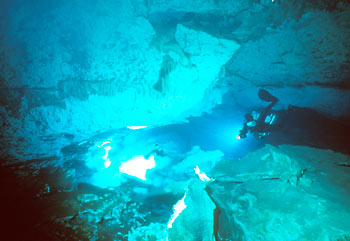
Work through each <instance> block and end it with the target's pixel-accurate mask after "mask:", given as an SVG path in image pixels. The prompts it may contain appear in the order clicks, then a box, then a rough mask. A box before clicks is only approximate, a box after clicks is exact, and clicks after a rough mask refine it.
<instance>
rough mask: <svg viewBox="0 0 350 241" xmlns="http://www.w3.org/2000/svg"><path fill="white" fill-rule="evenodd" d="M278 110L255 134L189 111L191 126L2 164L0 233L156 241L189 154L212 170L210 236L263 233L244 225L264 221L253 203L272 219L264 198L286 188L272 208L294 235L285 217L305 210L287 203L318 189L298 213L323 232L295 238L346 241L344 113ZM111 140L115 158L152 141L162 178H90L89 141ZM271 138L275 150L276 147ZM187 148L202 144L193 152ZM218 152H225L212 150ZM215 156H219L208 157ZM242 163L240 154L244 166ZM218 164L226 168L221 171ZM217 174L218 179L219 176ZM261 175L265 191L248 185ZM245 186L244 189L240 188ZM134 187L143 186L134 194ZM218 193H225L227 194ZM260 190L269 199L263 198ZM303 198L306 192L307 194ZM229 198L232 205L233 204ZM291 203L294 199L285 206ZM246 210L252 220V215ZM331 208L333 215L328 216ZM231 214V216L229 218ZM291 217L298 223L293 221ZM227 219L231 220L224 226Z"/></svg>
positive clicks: (119, 133)
mask: <svg viewBox="0 0 350 241" xmlns="http://www.w3.org/2000/svg"><path fill="white" fill-rule="evenodd" d="M287 112H288V113H287ZM224 113H226V114H224ZM280 114H281V113H280ZM283 114H284V118H285V119H284V124H283V126H281V128H279V129H278V130H276V131H275V132H272V133H271V134H270V136H267V137H266V138H265V139H264V140H259V141H257V140H255V139H253V138H247V139H246V140H234V139H235V138H234V136H235V135H234V132H230V131H228V129H226V130H225V128H226V127H227V126H230V125H236V126H240V123H239V121H237V120H235V121H233V120H234V118H236V117H237V113H236V112H232V113H228V114H227V112H223V111H222V110H220V108H218V109H217V111H216V112H214V114H206V115H204V116H202V117H197V118H191V119H190V120H189V122H188V123H184V124H175V125H170V126H163V127H156V128H152V129H147V128H146V129H144V130H135V131H131V130H110V131H108V132H104V133H101V134H99V135H95V136H92V137H91V138H90V139H88V140H86V141H84V142H80V143H71V144H70V145H67V146H66V147H64V148H62V149H61V153H60V154H61V156H52V157H48V158H43V159H34V160H30V161H26V162H17V163H15V164H12V165H6V166H4V165H2V166H1V169H0V172H1V173H0V177H1V183H2V185H1V189H2V190H1V193H2V198H1V208H2V211H1V213H2V220H3V222H2V229H3V231H2V236H3V237H6V239H4V240H161V239H162V238H163V236H162V235H164V232H165V231H164V230H166V224H167V222H168V220H169V218H170V216H171V214H172V212H173V211H172V207H173V205H174V204H175V203H176V202H177V201H178V200H180V199H181V197H182V196H183V190H182V191H179V189H181V187H183V185H184V184H183V183H187V184H188V180H190V179H192V178H195V174H194V172H193V171H192V170H193V167H194V166H195V163H194V162H193V160H190V159H191V158H189V157H191V156H192V157H194V158H192V159H196V158H201V157H204V156H207V158H208V160H204V161H203V163H202V164H201V165H202V166H203V167H207V169H206V172H207V174H208V176H210V175H212V177H214V178H215V177H217V179H216V181H215V182H213V183H210V184H208V186H209V187H210V189H212V196H211V198H212V200H216V205H220V206H221V207H220V209H221V219H220V222H219V228H217V229H216V230H214V231H211V232H213V233H214V234H215V235H216V238H217V240H234V238H236V239H237V240H246V239H248V237H250V238H257V237H258V236H256V235H257V234H258V233H259V232H260V231H261V230H258V227H256V228H243V227H242V226H247V225H254V224H255V223H259V222H263V223H264V222H265V223H266V225H267V223H268V222H267V221H266V220H265V219H264V218H262V217H261V215H262V214H257V213H258V211H256V213H254V212H252V211H251V210H252V209H253V208H255V209H256V210H260V211H261V210H263V209H264V210H265V209H266V210H269V211H266V210H265V211H264V212H267V213H269V214H266V213H265V214H264V215H265V216H268V217H270V218H272V217H273V213H274V212H275V211H276V210H273V208H272V207H271V203H270V204H269V202H271V201H273V199H276V200H277V199H280V197H279V196H280V195H281V194H282V193H284V196H286V193H289V194H288V195H291V196H289V197H288V195H287V197H284V198H283V199H284V201H281V202H285V205H286V206H284V205H283V204H278V205H277V206H279V208H277V209H278V212H280V213H282V214H281V217H280V219H281V220H282V221H281V223H280V224H279V225H280V226H278V227H280V229H282V230H285V233H288V232H289V231H290V230H289V229H295V230H298V231H296V232H297V233H298V232H299V229H298V228H296V227H294V226H293V225H294V224H293V225H292V224H291V223H292V221H291V220H292V219H294V216H293V215H292V214H291V213H293V212H298V211H300V210H303V209H301V208H300V207H299V206H298V207H294V206H293V204H292V202H293V201H292V200H294V199H295V197H297V196H298V195H299V196H300V198H301V199H303V200H309V199H308V198H310V196H308V195H315V197H314V198H316V199H320V200H321V199H322V202H324V203H325V204H324V206H325V207H324V209H325V210H323V211H320V210H319V209H318V208H317V205H318V204H317V203H319V202H318V201H315V203H313V202H312V201H307V204H305V205H306V206H307V207H306V208H309V210H308V212H309V213H308V214H305V215H306V218H309V219H310V220H309V221H310V223H312V222H313V224H310V225H309V226H312V225H316V224H315V223H316V221H315V220H317V217H315V216H316V214H317V215H319V216H321V217H319V220H321V221H320V222H322V221H323V222H326V223H325V224H324V230H326V231H325V234H318V236H317V235H316V234H315V230H314V231H310V230H312V228H309V229H307V228H305V227H304V229H303V231H300V235H310V236H309V237H308V238H305V237H304V236H300V237H303V239H302V240H320V239H321V238H323V237H328V238H329V240H347V238H350V223H349V221H348V220H350V219H349V216H348V215H347V218H346V214H345V213H346V212H347V211H349V210H350V206H349V203H350V202H348V201H350V193H349V190H350V186H349V183H350V160H349V155H350V141H349V130H350V124H349V123H350V122H349V120H347V119H334V118H333V119H332V118H329V117H326V116H323V115H321V114H319V113H317V112H314V111H312V110H310V109H305V108H292V109H290V110H289V111H284V112H283ZM236 130H237V128H236V129H235V131H236ZM224 132H230V134H229V136H230V137H232V140H231V141H232V142H231V143H229V141H228V140H229V138H227V139H225V138H223V136H221V138H223V139H225V140H221V141H219V139H218V135H221V134H222V133H224ZM109 138H113V143H116V144H114V145H113V146H112V147H113V149H112V150H113V151H114V152H111V153H110V158H111V160H112V158H119V157H118V148H119V149H123V151H124V152H125V151H130V150H133V149H132V147H130V146H129V147H126V146H125V145H130V144H132V142H138V143H135V146H134V148H136V149H137V148H138V149H142V148H144V149H142V150H143V151H147V150H150V149H149V147H145V146H152V145H154V144H155V143H157V144H159V145H160V146H161V147H162V148H164V150H165V155H166V156H167V158H168V159H166V161H165V162H167V164H164V165H163V166H162V165H160V166H161V167H159V168H158V169H157V170H156V171H155V172H154V173H153V174H152V177H155V176H157V175H158V176H159V177H160V178H159V177H158V178H156V177H155V178H153V179H152V177H151V178H150V180H148V181H147V182H143V181H139V180H136V179H133V178H126V177H124V178H123V181H121V182H120V183H119V184H118V185H115V186H112V187H108V188H101V187H98V186H96V185H94V183H93V182H92V181H91V176H93V174H94V171H93V169H92V168H90V167H89V166H88V165H87V161H86V160H87V159H94V158H95V159H98V156H100V157H101V156H103V154H104V152H103V151H97V149H98V148H97V147H96V146H97V144H98V143H99V144H100V145H101V143H103V142H104V141H105V140H107V139H109ZM140 142H142V143H143V142H144V144H140ZM266 144H267V146H265V145H266ZM269 144H271V145H269ZM285 144H287V145H285ZM278 145H281V147H278V148H276V147H274V146H278ZM298 145H301V146H308V147H298ZM193 146H199V147H200V148H197V149H196V150H194V149H193ZM264 146H265V147H264ZM311 147H314V148H311ZM316 148H317V149H316ZM323 149H324V150H323ZM326 149H330V150H326ZM216 150H220V153H222V154H220V153H219V154H215V153H216ZM91 153H93V154H91ZM340 153H342V154H340ZM48 156H50V155H48ZM252 156H253V157H252ZM158 158H159V160H161V159H162V158H164V155H159V157H158ZM169 159H170V161H169ZM204 159H205V158H204ZM210 159H211V160H210ZM213 159H215V160H216V161H215V162H212V160H213ZM270 159H271V160H270ZM242 160H246V161H244V163H243V161H242ZM257 160H259V161H258V162H257ZM5 161H9V160H5ZM186 162H187V163H186ZM2 163H4V162H2ZM208 163H209V164H208ZM233 163H235V165H232V164H233ZM271 163H272V164H271ZM157 165H158V164H157ZM225 165H226V166H225ZM232 166H236V168H233V167H232ZM262 166H263V167H262ZM186 168H187V169H186ZM224 169H226V170H225V171H223V170H224ZM231 169H234V170H231ZM261 169H262V170H261ZM188 170H190V171H188ZM322 173H323V174H322ZM105 175H109V174H105ZM322 175H324V177H323V176H322ZM222 176H224V177H225V178H223V179H222V180H221V179H220V177H222ZM242 176H244V177H242ZM159 179H161V180H159ZM325 180H327V181H326V182H325ZM258 181H259V182H260V183H258V184H256V186H257V187H254V188H257V189H259V190H261V188H262V189H264V190H265V191H266V192H265V194H264V192H263V191H257V190H256V189H254V188H253V187H250V186H249V185H251V183H254V182H258ZM327 182H329V183H327ZM248 183H249V184H248ZM263 183H264V184H263ZM273 183H275V184H273ZM276 183H278V184H276ZM320 183H321V184H320ZM107 185H108V184H107ZM244 185H247V186H245V187H244V188H243V189H244V190H245V191H242V190H241V189H242V186H244ZM271 185H272V186H271ZM313 185H314V186H313ZM174 186H176V187H174ZM185 186H186V185H185ZM259 187H261V188H259ZM135 189H141V190H143V191H141V192H135ZM165 190H166V191H165ZM220 190H226V191H227V193H226V194H225V195H226V196H225V195H224V194H223V192H222V191H220ZM232 190H234V191H235V193H238V194H240V197H241V199H242V197H245V196H247V193H249V195H255V198H254V199H253V200H255V202H257V203H255V204H254V203H253V204H252V203H251V202H253V201H247V202H244V203H243V204H242V203H241V202H242V200H243V199H244V198H243V199H242V200H241V199H240V198H238V197H237V195H238V194H232V196H231V197H227V195H229V193H232V192H231V191H232ZM330 190H332V191H330ZM333 191H334V193H333V195H332V194H331V192H333ZM252 193H254V194H252ZM266 193H268V195H269V196H270V197H269V200H267V198H266V196H265V195H266ZM293 193H297V194H295V195H294V194H293ZM300 193H303V194H300ZM305 193H306V194H305ZM235 195H236V196H235ZM305 195H307V196H306V197H304V196H305ZM226 200H229V201H226ZM276 200H275V201H276ZM310 200H312V198H310ZM259 202H260V204H259ZM264 202H265V203H264ZM248 204H249V205H248ZM316 204H317V205H316ZM235 205H236V206H237V205H238V206H239V208H233V207H234V206H235ZM240 205H241V206H240ZM244 205H247V206H244ZM254 205H255V206H254ZM269 205H270V206H269ZM288 205H292V206H289V207H287V206H288ZM315 205H316V206H315ZM198 209H199V210H200V208H198ZM242 210H245V212H246V216H244V215H242V214H241V213H240V212H241V211H242ZM342 210H343V211H344V212H342ZM261 212H262V211H261ZM288 213H289V214H288ZM340 213H342V214H340ZM349 213H350V212H349ZM287 214H288V215H289V216H288V215H287ZM249 215H255V216H256V217H255V218H252V217H250V218H249ZM283 215H285V216H283ZM295 215H297V214H295ZM308 215H309V216H310V217H308ZM313 215H314V216H313ZM336 215H338V221H334V220H333V219H334V216H336ZM339 215H340V216H339ZM231 216H234V217H235V218H234V220H236V221H233V220H230V218H229V217H231ZM311 216H312V218H311ZM225 217H226V219H225ZM259 218H260V219H259ZM266 218H267V217H266ZM237 220H239V222H238V221H237ZM330 220H333V221H332V222H331V221H330ZM346 220H347V221H346ZM314 221H315V222H314ZM232 222H234V224H233V223H232ZM237 223H240V224H239V225H238V228H237V227H236V229H237V230H238V231H235V232H234V231H227V230H230V229H232V227H235V225H237ZM295 223H298V225H299V226H302V224H301V221H300V220H299V221H298V220H296V221H295ZM220 224H221V226H220ZM227 225H231V228H228V227H227ZM271 225H272V224H271ZM275 225H276V224H275ZM272 226H274V225H272ZM292 226H293V227H292ZM299 226H298V227H299ZM306 226H307V225H306ZM270 228H271V227H270ZM275 228H276V227H273V228H271V229H270V230H266V234H260V235H262V236H261V237H263V240H267V238H270V239H269V240H276V237H277V236H268V234H269V233H270V234H274V233H275V234H276V235H281V236H280V237H282V238H283V237H284V239H283V240H287V239H286V236H283V235H286V234H281V231H276V229H275ZM347 228H349V229H348V230H347V231H348V232H346V229H347ZM265 229H266V227H265ZM288 230H289V231H288ZM305 230H306V231H305ZM334 230H335V231H334ZM248 233H250V234H248ZM254 235H255V236H254ZM322 235H324V236H322ZM327 235H328V236H327ZM242 237H243V238H242ZM310 238H311V239H310ZM172 240H175V239H174V238H173V239H172ZM189 240H191V239H189ZM290 240H296V239H294V238H291V239H290ZM298 240H301V239H298Z"/></svg>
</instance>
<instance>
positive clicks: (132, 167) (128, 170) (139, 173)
mask: <svg viewBox="0 0 350 241" xmlns="http://www.w3.org/2000/svg"><path fill="white" fill-rule="evenodd" d="M155 166H156V162H155V161H154V156H150V157H149V158H148V160H146V159H145V158H144V156H142V155H140V156H135V157H133V158H132V159H131V160H129V161H127V162H123V163H122V164H121V165H120V167H119V171H120V172H121V173H125V174H128V175H130V176H134V177H137V178H139V179H141V180H144V181H145V180H146V172H147V170H148V169H152V168H154V167H155Z"/></svg>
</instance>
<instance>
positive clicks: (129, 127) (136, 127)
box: [126, 126, 147, 130]
mask: <svg viewBox="0 0 350 241" xmlns="http://www.w3.org/2000/svg"><path fill="white" fill-rule="evenodd" d="M146 127H147V126H126V128H128V129H130V130H138V129H143V128H146Z"/></svg>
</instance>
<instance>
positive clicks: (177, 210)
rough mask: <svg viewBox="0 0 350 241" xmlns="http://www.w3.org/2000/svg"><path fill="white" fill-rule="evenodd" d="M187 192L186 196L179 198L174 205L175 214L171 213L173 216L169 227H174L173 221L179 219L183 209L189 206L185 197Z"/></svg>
mask: <svg viewBox="0 0 350 241" xmlns="http://www.w3.org/2000/svg"><path fill="white" fill-rule="evenodd" d="M186 195H187V192H186V193H185V195H184V197H183V198H182V199H181V200H179V201H178V202H177V203H176V204H175V205H174V213H173V215H171V218H170V220H169V222H168V226H167V227H168V228H172V227H173V223H174V222H175V220H176V219H177V217H178V216H179V215H180V213H182V211H183V210H185V208H186V207H187V205H186V203H185V198H186Z"/></svg>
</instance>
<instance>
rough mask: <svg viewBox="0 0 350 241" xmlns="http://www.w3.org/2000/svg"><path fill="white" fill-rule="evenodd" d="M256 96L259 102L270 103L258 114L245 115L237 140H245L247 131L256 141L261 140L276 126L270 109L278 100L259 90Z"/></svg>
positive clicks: (274, 117)
mask: <svg viewBox="0 0 350 241" xmlns="http://www.w3.org/2000/svg"><path fill="white" fill-rule="evenodd" d="M258 96H259V98H260V99H261V100H263V101H266V102H271V103H270V104H269V105H268V106H267V107H266V108H265V109H264V110H263V111H262V112H261V113H260V114H258V113H257V112H255V111H253V112H252V113H251V114H250V113H249V114H246V115H245V118H246V122H245V123H244V125H243V129H242V130H240V132H239V135H237V136H236V137H237V139H243V138H246V137H247V133H248V131H250V132H251V133H253V135H254V137H255V138H256V139H261V138H262V137H264V136H266V135H269V134H270V131H271V130H272V129H274V127H275V126H276V125H275V119H276V115H275V114H274V113H272V107H273V106H274V105H275V104H276V103H277V102H278V99H277V98H276V97H275V96H273V95H271V94H270V93H269V92H267V91H266V90H264V89H260V90H259V92H258Z"/></svg>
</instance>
